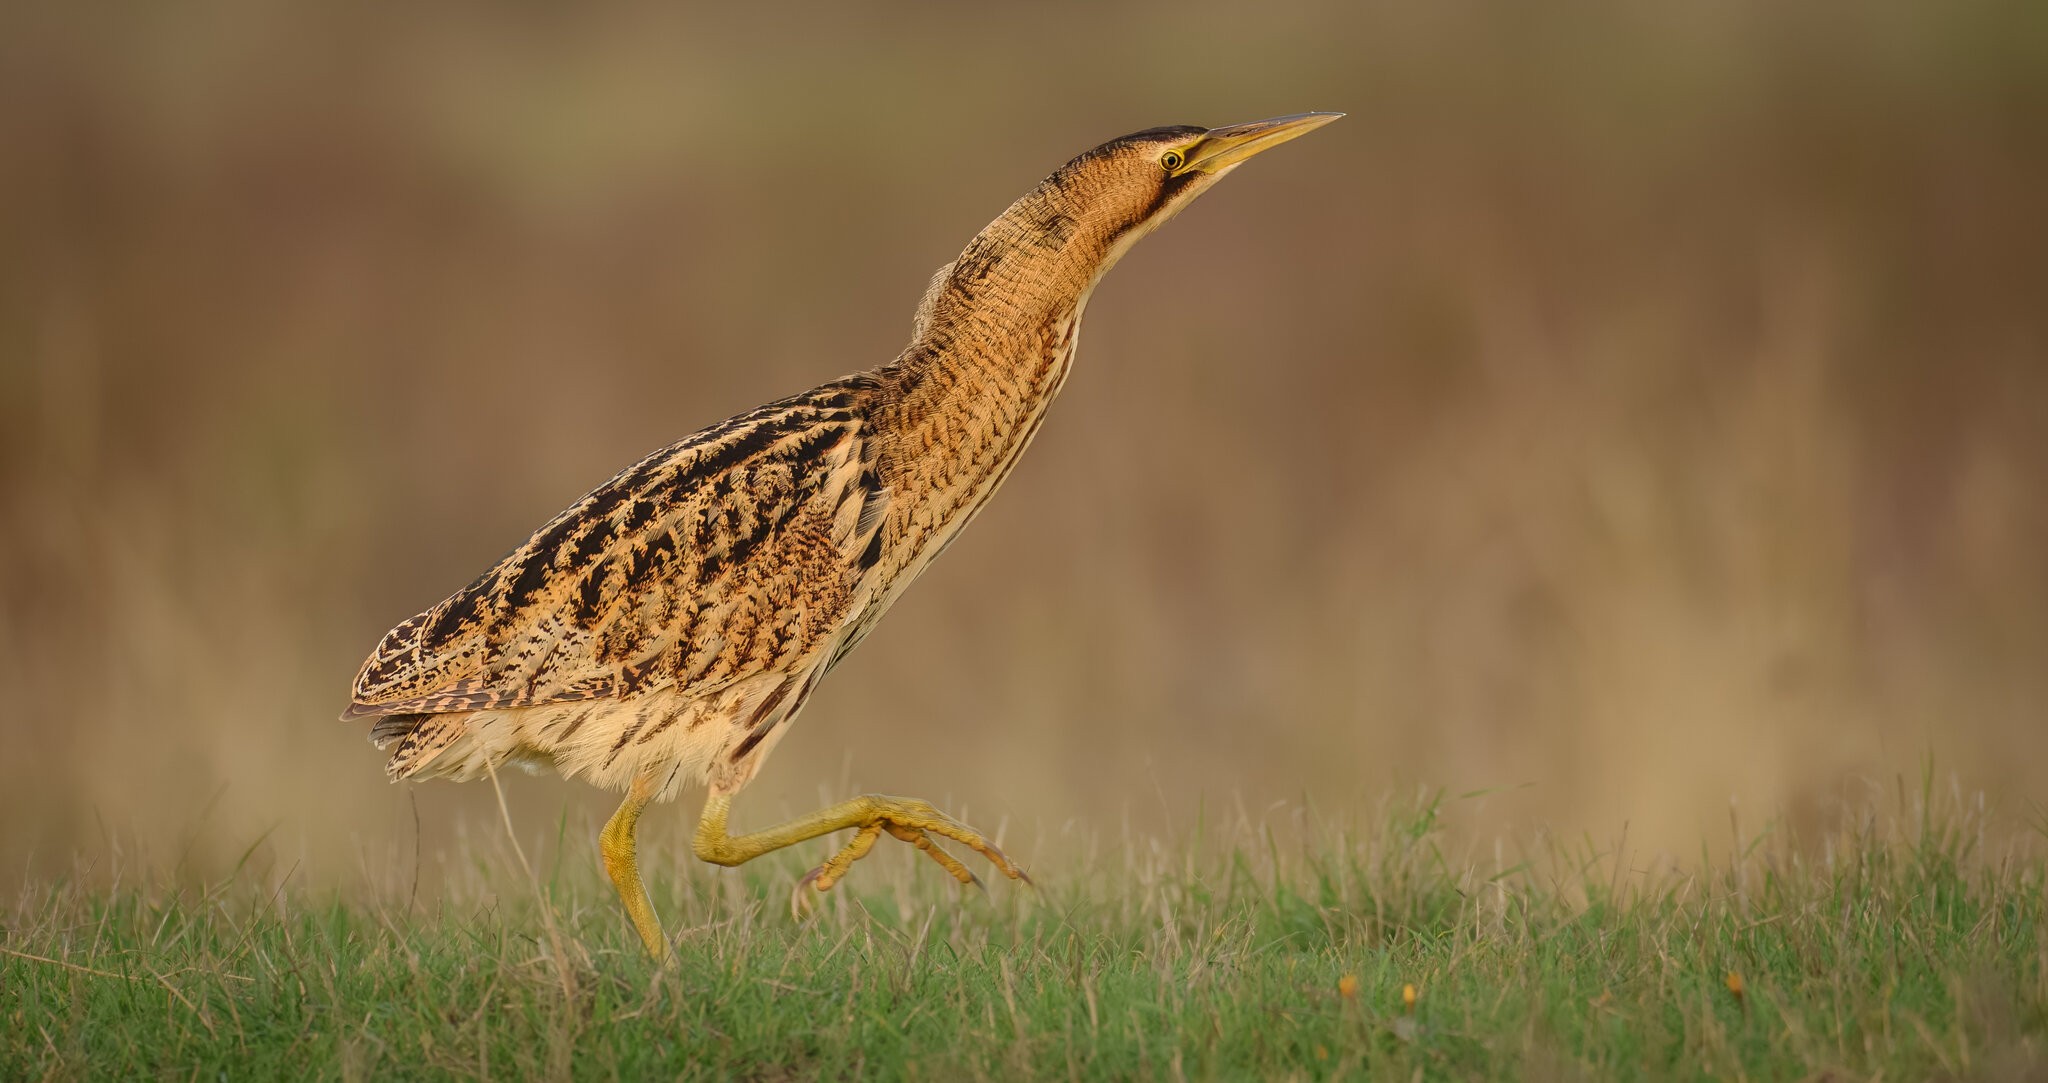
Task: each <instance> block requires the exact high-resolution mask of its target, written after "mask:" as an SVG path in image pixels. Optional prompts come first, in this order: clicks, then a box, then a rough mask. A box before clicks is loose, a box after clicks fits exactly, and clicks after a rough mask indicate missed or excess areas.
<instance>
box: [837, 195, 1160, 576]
mask: <svg viewBox="0 0 2048 1083" xmlns="http://www.w3.org/2000/svg"><path fill="white" fill-rule="evenodd" d="M1072 183H1073V182H1072V181H1070V180H1069V181H1066V182H1065V184H1066V185H1071V184H1072ZM1078 196H1079V193H1075V192H1072V191H1070V190H1068V187H1066V186H1063V181H1062V178H1061V177H1060V176H1059V175H1057V174H1056V175H1054V177H1052V178H1049V179H1048V180H1047V181H1045V182H1044V183H1042V184H1040V185H1039V186H1038V187H1037V188H1035V189H1033V190H1032V191H1031V192H1030V193H1028V194H1027V195H1025V196H1024V198H1022V199H1019V200H1018V201H1017V202H1016V203H1014V204H1012V205H1011V206H1010V209H1009V210H1007V211H1005V212H1004V213H1003V215H1002V216H1001V217H999V218H997V219H996V220H995V221H994V222H991V223H989V225H988V228H986V229H984V230H982V231H981V233H980V234H978V235H976V236H975V238H974V240H972V241H970V242H969V243H968V245H967V247H966V248H965V249H964V250H963V251H962V252H961V253H960V257H959V258H958V259H956V260H954V261H953V262H952V263H951V264H948V265H947V266H945V267H943V268H940V270H939V273H938V274H937V275H936V276H934V277H933V279H932V284H931V288H930V289H929V290H928V291H927V292H926V294H925V298H924V301H923V303H922V304H920V305H919V306H918V312H917V321H916V327H915V332H914V337H913V340H912V342H911V344H910V346H909V348H908V349H906V350H905V351H904V353H903V355H902V356H901V357H899V358H898V359H897V361H896V362H895V363H894V364H892V365H890V366H887V367H886V368H885V369H884V370H882V372H881V373H880V374H879V375H881V376H882V377H883V380H884V382H885V384H886V385H887V386H888V387H889V388H890V390H891V392H892V393H891V394H889V395H888V396H887V397H886V399H885V405H884V406H883V407H882V409H881V416H880V417H878V418H877V420H878V421H879V422H880V423H881V424H880V425H879V426H878V429H879V430H880V431H879V432H878V435H880V436H881V437H882V439H883V441H884V449H883V458H884V460H885V462H884V471H885V473H888V474H893V475H895V477H893V478H892V479H891V486H892V488H894V489H895V490H896V491H897V492H898V494H899V498H898V502H897V503H895V504H894V505H893V506H892V507H893V510H892V513H891V514H892V517H895V518H897V519H898V522H899V525H900V526H901V527H902V528H903V529H904V531H905V533H904V535H903V537H904V538H905V540H906V541H908V542H909V543H910V544H909V546H908V547H907V548H908V552H906V560H908V561H910V562H918V561H919V560H920V556H919V554H923V553H925V552H926V551H927V545H928V543H929V542H933V541H939V542H943V540H944V539H945V538H947V537H950V536H951V534H952V532H953V531H955V530H957V529H958V527H959V526H961V525H964V524H965V522H966V520H967V519H968V518H971V517H972V515H973V513H974V512H975V511H976V510H977V509H978V508H979V507H980V506H981V504H982V503H983V502H984V501H986V500H987V499H988V497H989V496H990V495H992V494H993V493H994V491H995V488H996V486H998V485H1000V484H1001V483H1002V481H1003V479H1004V477H1006V476H1007V475H1008V473H1009V470H1010V468H1011V467H1012V466H1014V465H1015V463H1016V461H1017V457H1018V456H1020V455H1021V454H1022V453H1023V451H1024V448H1025V446H1026V445H1027V444H1029V443H1030V440H1031V437H1032V435H1033V434H1034V433H1035V432H1036V430H1037V428H1038V423H1039V421H1040V420H1041V419H1042V417H1043V416H1044V411H1045V408H1046V406H1047V405H1048V404H1049V403H1050V402H1051V401H1052V399H1053V397H1054V396H1055V395H1056V394H1058V392H1059V389H1060V386H1061V384H1062V383H1063V382H1064V381H1065V377H1066V372H1067V365H1068V362H1069V361H1070V360H1071V359H1072V357H1073V351H1074V344H1075V340H1076V339H1075V336H1076V335H1077V334H1078V332H1079V330H1080V326H1079V325H1080V318H1081V310H1082V308H1083V307H1084V306H1085V305H1086V302H1087V299H1088V294H1089V292H1090V291H1092V290H1093V289H1094V286H1095V283H1096V281H1097V280H1098V279H1099V278H1100V277H1101V275H1102V273H1103V272H1104V271H1106V270H1107V269H1108V266H1109V264H1110V263H1112V262H1114V257H1115V256H1116V255H1117V254H1119V253H1120V252H1121V250H1122V248H1123V247H1124V245H1123V244H1121V243H1119V241H1120V240H1121V238H1119V237H1118V236H1117V235H1116V231H1115V230H1114V229H1113V228H1107V227H1105V225H1104V224H1103V223H1101V222H1099V221H1096V220H1094V219H1095V218H1097V217H1099V216H1091V215H1090V214H1089V213H1088V212H1087V204H1088V201H1087V200H1084V199H1081V198H1078ZM930 552H933V553H935V552H936V550H935V549H934V550H930Z"/></svg>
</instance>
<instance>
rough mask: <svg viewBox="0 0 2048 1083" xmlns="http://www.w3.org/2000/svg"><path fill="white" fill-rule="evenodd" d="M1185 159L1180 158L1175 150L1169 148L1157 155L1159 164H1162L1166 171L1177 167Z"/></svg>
mask: <svg viewBox="0 0 2048 1083" xmlns="http://www.w3.org/2000/svg"><path fill="white" fill-rule="evenodd" d="M1186 161H1187V159H1185V158H1182V157H1181V156H1180V152H1179V151H1177V150H1169V151H1167V152H1166V153H1165V154H1162V155H1160V156H1159V164H1160V165H1161V166H1164V167H1165V169H1166V171H1167V172H1168V173H1171V172H1173V171H1174V170H1176V169H1179V168H1180V167H1181V166H1182V165H1183V164H1184V163H1185V162H1186Z"/></svg>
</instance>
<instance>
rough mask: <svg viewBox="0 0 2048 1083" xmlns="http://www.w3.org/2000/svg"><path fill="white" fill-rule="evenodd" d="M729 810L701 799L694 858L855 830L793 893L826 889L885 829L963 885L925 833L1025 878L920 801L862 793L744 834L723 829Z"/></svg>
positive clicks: (962, 872)
mask: <svg viewBox="0 0 2048 1083" xmlns="http://www.w3.org/2000/svg"><path fill="white" fill-rule="evenodd" d="M731 811H732V795H731V794H722V793H716V792H714V793H712V794H711V796H709V797H707V798H705V799H704V815H703V818H701V819H700V820H698V821H697V844H696V850H697V856H698V857H700V858H703V859H704V860H706V861H709V862H711V863H712V864H714V865H738V864H740V863H742V862H746V861H752V860H753V859H755V858H757V857H760V856H761V855H762V854H765V853H768V852H770V851H773V850H780V849H782V848H783V847H785V846H792V845H795V844H796V843H799V842H805V841H808V840H810V839H814V838H817V837H818V836H820V835H826V834H830V833H831V832H834V831H841V830H844V829H846V828H856V829H858V833H857V834H855V835H854V837H853V841H851V842H849V843H847V844H846V846H845V847H844V848H842V849H841V850H840V851H839V852H838V853H837V854H834V855H833V856H832V857H831V858H830V859H829V860H827V861H826V862H825V863H824V864H823V865H820V866H818V867H817V868H815V869H812V870H811V871H810V873H809V874H807V875H806V876H805V877H804V878H803V879H802V880H801V881H799V882H798V883H797V890H798V891H799V892H801V891H802V889H803V888H804V887H805V886H806V885H809V886H811V887H813V888H816V889H817V890H819V891H829V890H831V888H832V885H833V884H836V883H838V882H839V878H840V877H842V876H844V875H846V870H847V868H848V867H849V866H851V865H852V864H853V863H854V862H855V861H858V860H860V859H861V858H862V857H865V856H867V853H868V851H869V850H871V849H873V848H874V845H875V840H876V839H878V838H880V837H881V835H882V833H883V832H885V831H886V832H888V833H889V835H891V836H892V837H894V838H897V839H901V840H902V841H904V842H907V843H910V844H911V845H913V846H915V847H917V848H918V849H919V850H922V851H924V853H925V854H926V855H927V856H929V857H930V858H931V859H932V860H933V861H936V862H938V863H939V864H940V865H941V866H942V867H944V868H945V870H946V871H947V872H948V873H950V874H952V876H953V878H954V879H956V880H959V881H960V882H961V883H963V884H972V883H976V882H977V881H976V880H975V877H974V874H973V873H971V872H969V871H968V870H967V866H965V865H962V864H960V862H959V861H957V860H955V859H954V858H953V855H951V854H948V853H947V852H946V851H944V850H941V849H939V848H938V846H936V845H934V844H933V842H932V840H931V838H930V837H929V835H928V834H927V832H929V834H930V835H938V836H940V837H941V838H948V839H952V840H953V841H954V842H957V843H959V844H961V845H962V846H965V847H967V848H968V849H970V850H973V851H974V852H975V853H978V854H980V855H981V856H983V857H985V858H988V860H989V862H990V863H991V864H993V865H994V866H995V867H996V869H997V870H998V871H1000V872H1001V873H1002V874H1003V875H1004V876H1007V877H1009V878H1010V879H1012V880H1022V881H1024V882H1025V883H1030V882H1031V878H1030V877H1029V876H1026V875H1024V870H1023V869H1020V868H1018V867H1017V866H1016V865H1015V864H1014V863H1012V862H1011V861H1010V859H1009V858H1008V857H1006V856H1004V855H1003V852H1002V851H1001V850H998V849H996V846H995V844H994V843H992V842H990V841H988V839H987V838H985V837H983V836H982V834H981V833H980V832H978V831H976V830H974V829H973V828H971V827H968V826H967V825H966V824H963V823H960V822H959V821H957V820H955V819H953V818H952V817H951V816H948V815H946V814H945V813H943V812H940V811H939V810H938V809H935V808H933V807H932V806H930V805H929V804H926V803H925V802H923V801H917V800H911V799H907V798H901V797H882V796H879V795H876V794H868V795H866V796H864V797H856V798H854V799H852V800H850V801H841V802H840V803H839V804H836V805H833V806H832V807H830V808H824V809H819V810H818V811H816V812H813V813H811V814H810V815H808V816H799V817H797V818H796V819H794V820H791V821H789V822H788V823H785V824H777V825H776V826H774V827H769V828H763V829H762V830H760V831H755V832H751V833H749V834H745V835H731V834H728V833H727V832H726V826H725V824H726V816H727V815H728V814H729V813H730V812H731Z"/></svg>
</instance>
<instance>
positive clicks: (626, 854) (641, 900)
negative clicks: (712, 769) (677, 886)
mask: <svg viewBox="0 0 2048 1083" xmlns="http://www.w3.org/2000/svg"><path fill="white" fill-rule="evenodd" d="M653 799H654V776H653V775H651V774H646V775H641V776H640V777H638V778H636V779H634V780H633V786H632V788H631V789H630V790H628V791H627V792H626V799H625V800H624V801H622V802H620V804H619V811H617V812H614V813H612V818H611V819H609V820H607V821H605V825H604V830H603V831H600V832H598V835H597V848H598V850H599V851H600V852H601V853H603V854H604V871H605V872H606V873H608V874H609V875H610V876H611V878H612V886H613V887H616V888H618V889H619V902H620V903H622V904H624V906H625V907H626V916H627V917H629V918H632V919H633V928H635V929H637V930H639V933H640V942H641V943H642V944H645V945H647V954H648V955H651V956H653V957H654V958H655V959H665V958H667V957H668V938H667V937H665V936H663V935H661V920H660V919H659V918H656V917H655V916H654V905H653V904H652V903H650V902H648V901H647V888H646V887H645V886H643V885H642V884H641V883H640V855H639V854H638V853H637V852H635V849H634V837H633V833H634V829H635V828H637V827H638V826H639V825H640V810H641V809H644V808H646V807H647V803H648V802H649V801H652V800H653Z"/></svg>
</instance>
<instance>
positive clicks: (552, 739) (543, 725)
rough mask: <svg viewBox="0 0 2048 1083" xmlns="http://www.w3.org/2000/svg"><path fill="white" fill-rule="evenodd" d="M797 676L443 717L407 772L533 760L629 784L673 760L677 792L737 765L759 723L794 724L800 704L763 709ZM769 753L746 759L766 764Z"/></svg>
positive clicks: (471, 770) (565, 773)
mask: <svg viewBox="0 0 2048 1083" xmlns="http://www.w3.org/2000/svg"><path fill="white" fill-rule="evenodd" d="M789 678H790V675H789V674H787V673H781V672H773V673H764V674H760V675H758V676H755V677H750V678H748V679H746V680H742V681H738V682H735V683H733V684H731V685H729V686H727V687H725V688H722V689H719V690H717V691H714V692H711V693H709V694H705V695H699V696H685V695H682V694H680V693H677V692H675V691H673V690H672V689H661V690H654V691H649V692H647V693H644V694H642V695H638V696H634V697H632V698H630V699H596V700H585V701H580V702H564V703H551V704H545V705H542V706H537V707H518V708H511V709H507V710H486V711H472V712H468V713H464V714H450V715H437V716H433V717H432V718H431V719H430V720H428V722H427V723H425V724H428V725H434V726H438V727H441V728H442V734H441V735H440V736H438V737H437V738H435V739H437V740H439V741H440V743H441V747H440V748H439V749H438V750H436V751H434V752H433V754H432V755H431V756H427V757H422V758H421V760H420V761H419V762H418V764H417V766H416V767H414V768H413V769H412V770H410V771H408V772H407V775H406V777H414V778H447V779H452V780H454V781H457V782H466V781H469V780H471V779H476V778H483V777H487V776H489V775H490V774H491V773H492V772H494V771H496V770H498V769H499V768H501V767H526V768H531V769H536V770H541V769H552V770H554V771H555V772H557V773H558V774H560V775H561V776H562V777H564V778H580V779H582V780H583V781H585V782H588V783H590V784H591V785H594V786H601V787H604V788H606V789H613V790H623V789H625V788H626V787H627V786H628V785H629V784H630V783H631V782H632V780H633V779H634V777H635V776H637V775H639V774H641V773H642V772H644V771H647V770H649V769H652V768H667V769H668V770H667V773H666V774H665V775H663V776H662V777H661V778H658V779H657V780H656V781H657V783H658V784H659V792H658V796H659V797H661V798H663V799H667V798H670V797H673V796H675V794H676V792H677V791H678V790H679V789H680V788H681V787H682V786H683V784H684V783H701V782H704V781H706V780H707V779H709V778H710V777H711V775H712V774H713V772H714V770H719V771H724V772H727V773H730V772H731V771H732V770H733V750H734V749H735V748H737V747H738V746H739V745H740V744H741V743H742V742H743V741H745V740H746V738H747V737H748V735H749V734H750V733H752V732H753V731H754V730H755V729H756V728H758V727H759V726H762V725H773V726H775V728H776V730H778V731H779V730H780V729H782V728H784V726H783V725H782V722H783V721H785V720H786V716H787V715H788V714H790V713H793V710H792V709H793V708H794V707H795V706H797V704H793V703H791V704H784V705H783V706H784V707H785V709H784V710H783V711H780V712H776V718H775V719H773V720H770V719H767V718H764V717H762V716H761V707H762V704H763V703H764V702H765V701H767V700H768V698H769V697H770V696H772V695H773V693H774V691H775V690H776V689H777V688H778V687H780V686H781V685H782V684H783V683H784V682H785V681H787V680H788V679H789ZM774 736H779V733H777V734H775V735H774ZM770 740H773V737H772V736H771V738H770ZM750 751H751V750H750ZM765 751H766V749H765V747H763V748H761V749H760V750H759V752H757V753H756V754H754V755H749V756H743V757H741V759H742V760H743V761H747V762H749V763H753V764H758V762H759V761H760V760H761V759H764V758H765V755H764V754H765ZM749 773H751V772H749Z"/></svg>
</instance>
